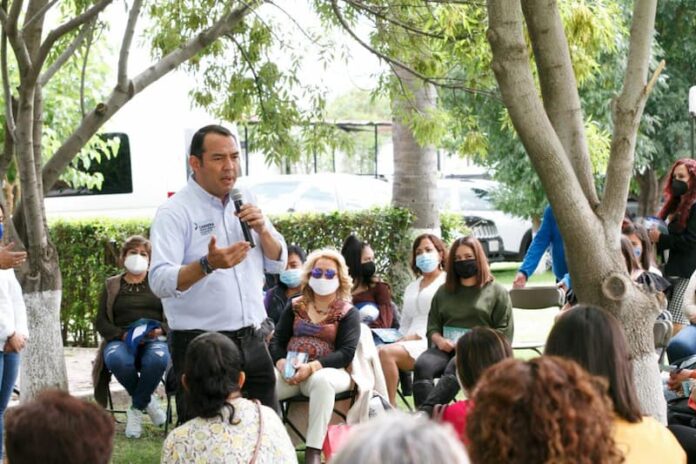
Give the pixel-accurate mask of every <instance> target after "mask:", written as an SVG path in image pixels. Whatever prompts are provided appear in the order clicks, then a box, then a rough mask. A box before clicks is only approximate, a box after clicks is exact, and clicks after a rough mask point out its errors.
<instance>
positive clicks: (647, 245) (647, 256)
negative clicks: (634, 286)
mask: <svg viewBox="0 0 696 464" xmlns="http://www.w3.org/2000/svg"><path fill="white" fill-rule="evenodd" d="M621 233H622V234H624V235H626V236H627V237H630V236H631V235H635V236H636V237H638V239H639V240H640V245H641V247H642V248H643V251H642V252H641V254H640V265H641V267H642V268H643V270H645V271H648V270H650V266H652V265H653V262H654V260H653V244H652V241H651V240H650V236H649V235H648V230H647V229H646V228H645V227H644V226H643V225H641V224H633V223H629V224H627V225H626V226H624V227H623V228H622V229H621Z"/></svg>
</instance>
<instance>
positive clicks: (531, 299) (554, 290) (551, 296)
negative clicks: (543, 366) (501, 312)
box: [510, 285, 563, 355]
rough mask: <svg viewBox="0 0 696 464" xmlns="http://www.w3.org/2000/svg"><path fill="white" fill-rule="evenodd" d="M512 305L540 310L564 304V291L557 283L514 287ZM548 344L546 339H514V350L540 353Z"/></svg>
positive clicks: (511, 291)
mask: <svg viewBox="0 0 696 464" xmlns="http://www.w3.org/2000/svg"><path fill="white" fill-rule="evenodd" d="M510 300H511V301H512V307H513V308H516V309H520V310H539V309H548V308H560V307H561V306H563V292H562V291H561V290H560V289H559V288H558V287H556V286H555V285H549V286H540V287H525V288H513V289H511V290H510ZM545 344H546V339H544V340H533V341H513V343H512V349H513V350H533V351H536V352H537V353H538V354H539V355H541V354H542V352H541V350H542V348H543V347H544V345H545Z"/></svg>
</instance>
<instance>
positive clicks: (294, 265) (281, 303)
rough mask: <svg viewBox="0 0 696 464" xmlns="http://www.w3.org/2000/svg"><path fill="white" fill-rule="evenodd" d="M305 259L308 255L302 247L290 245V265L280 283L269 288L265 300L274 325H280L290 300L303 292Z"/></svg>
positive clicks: (280, 278) (281, 275)
mask: <svg viewBox="0 0 696 464" xmlns="http://www.w3.org/2000/svg"><path fill="white" fill-rule="evenodd" d="M305 259H307V255H306V253H305V252H304V250H303V249H302V248H301V247H299V246H297V245H288V264H287V266H286V267H285V270H284V271H283V272H281V273H280V276H279V280H280V283H279V284H278V285H276V286H275V287H272V288H269V289H268V291H267V292H266V297H265V298H264V299H263V304H264V306H265V307H266V314H267V315H268V317H269V318H270V319H271V320H272V321H273V323H274V324H277V323H278V320H279V319H280V315H281V314H282V313H283V310H284V309H285V307H286V306H287V304H288V300H289V299H290V298H292V297H293V296H295V295H298V294H299V293H300V291H301V290H302V288H301V287H300V283H301V282H302V265H303V264H304V262H305Z"/></svg>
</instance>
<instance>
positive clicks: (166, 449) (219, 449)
mask: <svg viewBox="0 0 696 464" xmlns="http://www.w3.org/2000/svg"><path fill="white" fill-rule="evenodd" d="M243 364H244V360H243V359H242V353H241V352H240V351H239V348H237V345H235V344H234V342H233V341H232V340H230V339H229V338H227V337H225V336H224V335H222V334H219V333H217V332H208V333H204V334H201V335H199V336H198V337H196V338H194V339H193V341H192V342H191V344H190V345H189V346H188V348H187V349H186V359H185V361H184V374H183V375H182V376H181V383H182V386H183V387H184V392H185V398H186V401H187V403H188V408H187V411H190V412H191V416H192V417H194V419H192V420H190V421H188V422H186V423H185V424H183V425H181V426H180V427H177V428H176V429H174V430H173V431H172V432H171V433H170V434H169V436H168V437H167V439H166V440H165V442H164V446H163V448H162V461H161V462H162V464H176V463H180V464H184V463H190V462H206V463H220V464H223V463H235V462H237V463H247V462H259V463H262V462H268V463H276V462H279V463H296V462H297V457H296V455H295V449H294V447H293V446H292V443H291V442H290V437H289V436H288V434H287V432H286V431H285V427H284V426H283V423H282V422H281V420H280V418H279V417H278V415H277V414H276V413H275V411H273V410H272V409H271V408H269V407H267V406H262V405H261V403H259V402H258V401H250V400H247V399H245V398H242V390H241V389H242V385H243V384H244V380H245V376H244V371H243V370H242V366H243Z"/></svg>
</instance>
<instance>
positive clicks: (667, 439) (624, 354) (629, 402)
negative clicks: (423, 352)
mask: <svg viewBox="0 0 696 464" xmlns="http://www.w3.org/2000/svg"><path fill="white" fill-rule="evenodd" d="M545 354H547V355H553V356H562V357H564V358H568V359H571V360H573V361H575V362H577V363H578V364H580V365H581V366H582V367H583V368H585V369H586V370H587V371H588V372H589V373H590V374H592V375H596V376H598V377H601V378H603V379H604V380H605V381H606V382H607V383H608V385H609V396H610V397H611V400H612V403H613V409H614V414H615V417H614V419H613V422H614V427H613V435H614V439H615V440H616V443H617V446H618V448H619V450H620V451H621V452H622V454H623V455H624V457H625V459H626V460H625V462H626V463H633V462H636V463H637V462H670V463H684V462H686V455H685V454H684V450H683V449H682V448H681V446H679V443H678V442H677V440H676V439H675V438H674V436H672V434H671V433H670V432H669V430H668V429H667V428H666V427H664V426H663V425H662V424H660V423H659V422H657V421H656V420H655V419H653V418H652V417H649V416H643V415H642V413H641V409H640V404H639V402H638V398H637V396H636V388H635V385H634V380H633V366H632V364H631V362H630V356H629V351H628V342H627V341H626V337H625V335H624V333H623V330H622V329H621V326H620V325H619V321H618V320H617V319H616V318H615V317H614V316H612V315H611V314H609V313H608V312H606V311H603V310H601V309H599V308H597V307H594V306H583V305H579V306H575V307H574V308H572V309H570V310H569V311H567V312H566V313H565V314H563V315H562V316H561V317H560V318H558V321H556V324H555V325H554V326H553V329H551V333H550V334H549V338H548V340H547V342H546V348H545ZM476 406H477V407H478V404H477V405H476Z"/></svg>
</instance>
